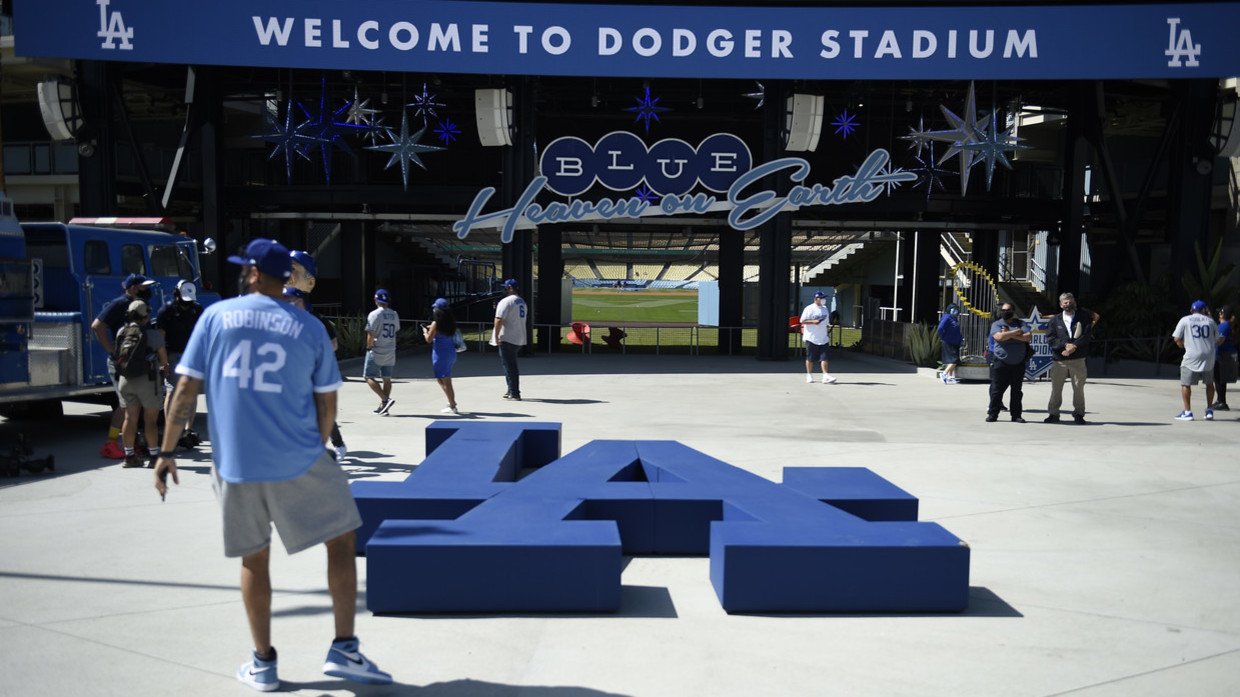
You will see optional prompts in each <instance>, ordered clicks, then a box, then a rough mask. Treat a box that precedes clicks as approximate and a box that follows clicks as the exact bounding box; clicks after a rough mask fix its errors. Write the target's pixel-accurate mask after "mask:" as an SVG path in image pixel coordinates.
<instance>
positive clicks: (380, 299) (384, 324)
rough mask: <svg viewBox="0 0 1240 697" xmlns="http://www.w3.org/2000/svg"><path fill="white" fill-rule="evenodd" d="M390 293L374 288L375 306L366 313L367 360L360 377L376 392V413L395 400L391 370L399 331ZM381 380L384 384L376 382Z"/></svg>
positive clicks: (394, 364)
mask: <svg viewBox="0 0 1240 697" xmlns="http://www.w3.org/2000/svg"><path fill="white" fill-rule="evenodd" d="M391 303H392V297H391V296H390V295H388V292H387V291H386V290H384V289H382V288H380V289H379V290H376V291H375V309H374V310H372V311H371V313H370V314H369V315H367V316H366V362H365V363H363V364H362V377H364V378H366V384H367V385H370V389H372V390H374V393H375V394H376V395H378V396H379V406H378V407H377V408H376V409H375V413H376V414H383V415H385V416H386V415H387V413H388V412H389V411H391V409H392V405H393V404H395V403H396V400H394V399H392V371H393V370H394V369H395V367H396V332H398V331H400V315H398V314H396V310H393V309H392V308H390V307H388V305H390V304H391ZM379 380H383V385H382V386H380V385H379Z"/></svg>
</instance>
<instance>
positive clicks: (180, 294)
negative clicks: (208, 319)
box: [155, 281, 202, 448]
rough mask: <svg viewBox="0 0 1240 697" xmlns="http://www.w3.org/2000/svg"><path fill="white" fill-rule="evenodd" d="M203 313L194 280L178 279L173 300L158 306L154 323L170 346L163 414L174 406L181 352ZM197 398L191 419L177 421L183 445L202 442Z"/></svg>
mask: <svg viewBox="0 0 1240 697" xmlns="http://www.w3.org/2000/svg"><path fill="white" fill-rule="evenodd" d="M201 316H202V305H200V304H198V287H197V286H195V285H194V284H193V282H191V281H180V282H179V283H177V292H176V296H175V297H174V298H173V300H172V302H170V303H168V304H167V305H164V306H163V307H161V308H159V314H157V315H156V316H155V326H156V327H157V328H158V329H159V330H160V331H161V332H163V333H164V341H165V343H166V344H167V348H168V365H169V370H168V373H167V375H166V376H165V377H166V382H165V388H166V390H165V392H166V393H167V396H166V397H165V398H164V414H165V415H167V414H169V413H171V412H170V411H169V409H170V408H171V406H172V393H173V392H174V391H175V390H174V389H173V388H174V387H175V386H176V385H175V383H174V382H173V380H175V377H174V376H175V375H176V366H177V363H180V362H181V354H182V353H183V352H184V351H185V346H186V344H188V343H189V335H190V334H191V333H193V331H194V325H195V324H197V323H198V318H199V317H201ZM197 413H198V409H197V402H195V407H194V409H193V410H192V411H190V415H189V420H188V421H186V422H185V423H183V424H176V427H177V428H180V429H181V435H180V436H179V437H178V440H179V443H180V445H181V446H182V447H186V448H193V447H195V446H196V445H198V444H199V443H201V442H202V438H200V437H199V436H198V434H197V433H195V432H194V418H195V417H196V416H197ZM164 428H165V429H167V428H168V424H167V423H165V424H164Z"/></svg>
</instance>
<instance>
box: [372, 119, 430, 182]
mask: <svg viewBox="0 0 1240 697" xmlns="http://www.w3.org/2000/svg"><path fill="white" fill-rule="evenodd" d="M425 132H426V126H423V127H422V128H420V129H418V132H417V133H415V134H413V135H412V136H410V135H409V112H407V111H403V110H402V111H401V114H400V135H399V136H397V135H396V134H395V133H393V132H392V131H388V136H389V137H390V138H391V139H392V142H391V143H389V144H387V145H373V146H370V147H368V148H366V149H367V150H377V151H380V152H389V153H392V156H391V157H390V158H388V162H387V164H386V165H384V166H383V169H388V168H389V167H391V166H392V165H393V164H395V163H396V162H397V161H399V162H400V177H401V180H402V181H403V182H404V183H405V189H408V188H409V163H410V162H413V163H414V164H416V165H417V166H419V167H421V168H422V169H426V165H424V164H422V158H421V157H419V156H418V153H423V152H438V151H440V150H443V149H444V148H441V147H439V146H437V145H422V144H421V143H419V142H418V141H419V140H421V139H422V134H423V133H425Z"/></svg>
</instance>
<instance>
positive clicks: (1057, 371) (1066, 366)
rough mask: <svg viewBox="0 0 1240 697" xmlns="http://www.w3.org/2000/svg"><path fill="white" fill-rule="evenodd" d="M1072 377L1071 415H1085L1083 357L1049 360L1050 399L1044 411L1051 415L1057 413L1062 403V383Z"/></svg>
mask: <svg viewBox="0 0 1240 697" xmlns="http://www.w3.org/2000/svg"><path fill="white" fill-rule="evenodd" d="M1068 376H1071V377H1072V415H1073V416H1085V378H1086V377H1088V375H1087V373H1086V370H1085V359H1084V358H1073V359H1071V360H1066V361H1052V362H1051V400H1050V402H1049V403H1047V405H1046V411H1047V412H1048V413H1049V414H1051V415H1052V416H1056V415H1058V414H1059V405H1060V404H1063V383H1064V380H1067V379H1068Z"/></svg>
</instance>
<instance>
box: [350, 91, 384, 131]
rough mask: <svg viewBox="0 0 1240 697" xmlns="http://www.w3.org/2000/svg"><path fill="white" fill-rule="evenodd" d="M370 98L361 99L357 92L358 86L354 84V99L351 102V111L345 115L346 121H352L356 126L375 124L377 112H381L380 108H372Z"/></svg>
mask: <svg viewBox="0 0 1240 697" xmlns="http://www.w3.org/2000/svg"><path fill="white" fill-rule="evenodd" d="M369 106H370V99H361V98H360V96H359V95H358V93H357V86H356V85H354V86H353V101H351V102H349V111H348V114H347V115H346V116H345V119H344V122H345V123H351V124H353V125H355V126H372V125H374V117H375V114H377V113H379V110H378V109H370V108H368V107H369Z"/></svg>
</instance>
